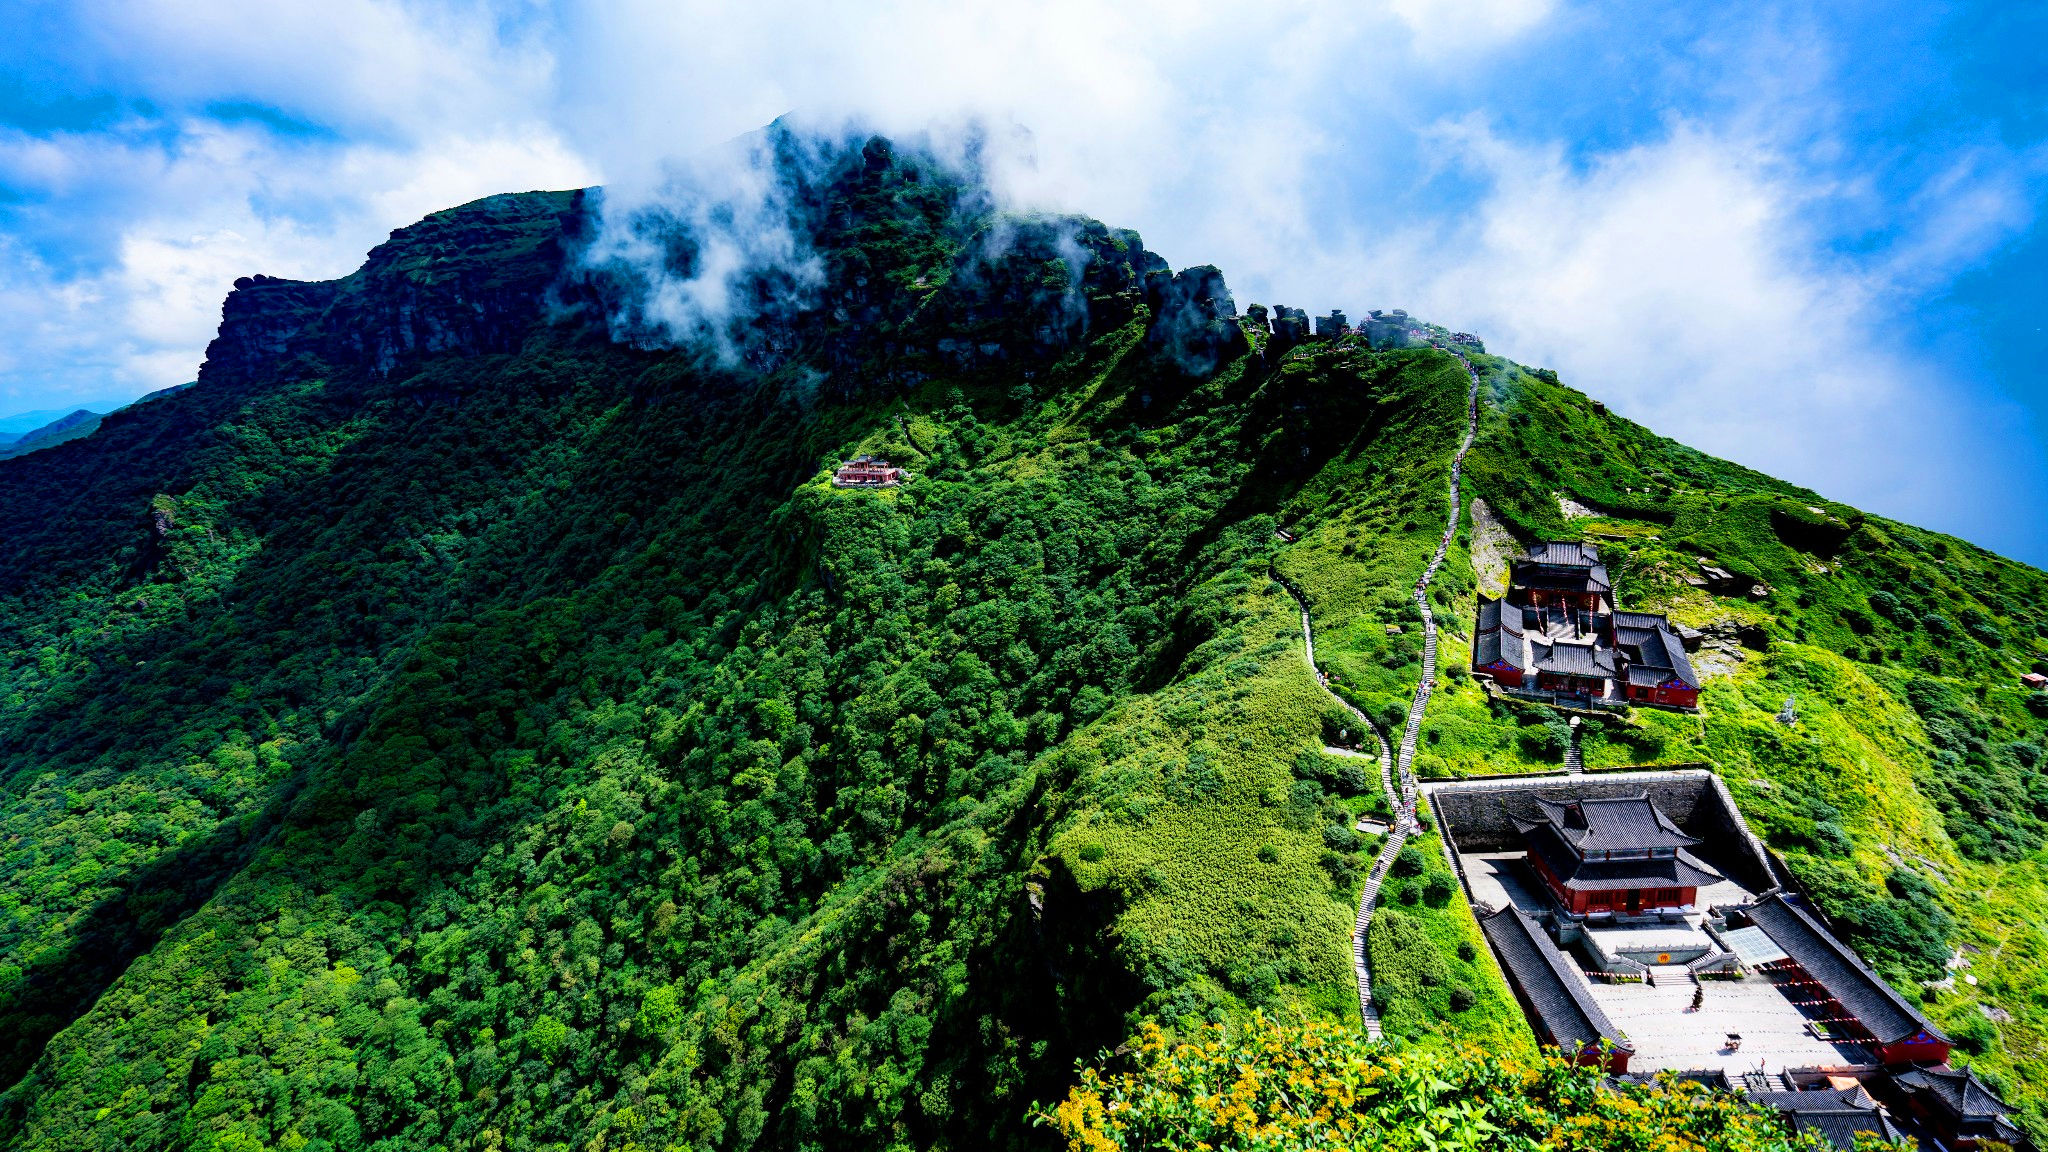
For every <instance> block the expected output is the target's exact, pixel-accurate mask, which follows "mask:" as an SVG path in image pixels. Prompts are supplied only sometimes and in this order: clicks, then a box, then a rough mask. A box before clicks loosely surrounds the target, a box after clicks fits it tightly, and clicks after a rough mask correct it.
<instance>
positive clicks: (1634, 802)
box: [1515, 794, 1721, 916]
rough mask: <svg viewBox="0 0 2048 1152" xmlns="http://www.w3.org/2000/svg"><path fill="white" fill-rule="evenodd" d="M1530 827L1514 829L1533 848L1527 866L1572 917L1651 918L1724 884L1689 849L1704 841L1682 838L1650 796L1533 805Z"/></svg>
mask: <svg viewBox="0 0 2048 1152" xmlns="http://www.w3.org/2000/svg"><path fill="white" fill-rule="evenodd" d="M1536 805H1537V809H1538V811H1537V814H1536V817H1535V819H1533V820H1523V819H1519V818H1517V819H1516V820H1515V827H1517V828H1518V829H1520V830H1521V833H1522V837H1523V839H1524V840H1526V841H1527V842H1528V845H1529V864H1530V867H1532V868H1534V869H1535V871H1536V874H1537V875H1538V876H1540V877H1542V878H1543V883H1544V884H1545V885H1546V886H1547V887H1548V888H1549V889H1550V895H1551V898H1552V899H1554V900H1555V901H1557V904H1558V906H1559V907H1560V908H1562V909H1563V910H1564V911H1565V912H1567V913H1569V914H1571V915H1573V916H1588V915H1594V914H1601V913H1605V914H1609V915H1616V916H1643V915H1652V914H1655V913H1657V912H1659V911H1660V910H1664V909H1676V908H1687V907H1690V906H1692V905H1693V903H1694V902H1695V901H1697V900H1698V898H1699V891H1700V889H1701V888H1704V887H1706V886H1708V885H1710V884H1714V883H1716V882H1718V881H1719V880H1720V879H1721V874H1720V873H1719V872H1717V871H1715V870H1714V869H1713V867H1712V866H1710V865H1708V864H1707V863H1705V862H1704V861H1702V860H1701V859H1700V858H1699V857H1697V856H1694V855H1693V854H1692V852H1691V851H1690V849H1692V848H1693V847H1694V846H1695V845H1697V844H1698V843H1699V842H1700V841H1699V840H1698V838H1696V837H1693V836H1688V835H1686V834H1685V833H1684V832H1681V831H1679V828H1678V825H1676V824H1673V823H1672V822H1671V818H1670V817H1668V816H1666V815H1664V813H1663V812H1661V811H1659V810H1658V808H1657V805H1656V804H1654V803H1652V802H1651V800H1650V798H1649V796H1648V795H1647V794H1644V795H1637V796H1617V797H1614V798H1612V799H1606V800H1549V799H1545V798H1543V797H1541V796H1539V797H1537V798H1536Z"/></svg>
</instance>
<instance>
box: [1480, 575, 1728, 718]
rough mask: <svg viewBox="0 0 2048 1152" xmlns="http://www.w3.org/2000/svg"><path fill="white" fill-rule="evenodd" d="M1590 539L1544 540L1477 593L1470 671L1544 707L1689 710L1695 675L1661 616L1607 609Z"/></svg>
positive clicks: (1606, 590) (1608, 595) (1609, 593)
mask: <svg viewBox="0 0 2048 1152" xmlns="http://www.w3.org/2000/svg"><path fill="white" fill-rule="evenodd" d="M1613 591H1614V590H1613V588H1612V586H1611V585H1610V584H1609V583H1608V579H1607V566H1606V565H1605V564H1602V563H1601V562H1600V553H1599V551H1598V550H1597V549H1595V548H1594V547H1593V546H1592V545H1590V544H1566V543H1558V542H1549V543H1543V544H1537V545H1535V546H1533V547H1531V548H1530V549H1529V551H1528V554H1527V555H1525V556H1523V557H1522V558H1521V559H1518V560H1516V561H1515V562H1514V564H1513V566H1512V568H1511V570H1510V577H1509V584H1508V592H1507V595H1506V596H1505V597H1503V598H1502V599H1499V600H1489V599H1487V598H1486V597H1484V596H1481V597H1480V598H1479V617H1478V620H1477V622H1476V626H1475V627H1474V629H1473V633H1472V672H1473V674H1474V675H1477V676H1482V677H1486V678H1489V679H1491V680H1493V681H1494V682H1495V683H1496V684H1499V685H1500V686H1501V687H1502V688H1505V689H1509V690H1512V691H1514V692H1517V693H1519V694H1522V695H1525V696H1534V697H1536V698H1539V699H1546V700H1548V701H1550V702H1552V703H1571V702H1576V703H1580V704H1585V705H1595V706H1601V707H1608V708H1626V707H1628V706H1629V705H1632V704H1651V705H1659V706H1663V707H1667V708H1687V709H1691V708H1697V707H1699V696H1700V680H1699V673H1698V672H1696V671H1694V670H1693V666H1692V661H1691V659H1689V658H1688V657H1687V656H1686V654H1685V644H1684V643H1683V641H1682V640H1681V639H1680V638H1679V635H1678V630H1677V629H1676V628H1674V627H1672V625H1671V621H1670V620H1669V619H1667V618H1666V617H1664V616H1663V615H1661V614H1658V613H1654V612H1622V611H1617V610H1616V609H1615V607H1614V601H1613Z"/></svg>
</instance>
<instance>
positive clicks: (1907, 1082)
mask: <svg viewBox="0 0 2048 1152" xmlns="http://www.w3.org/2000/svg"><path fill="white" fill-rule="evenodd" d="M1897 1083H1898V1085H1899V1087H1901V1088H1905V1089H1907V1090H1909V1091H1921V1092H1926V1093H1928V1094H1929V1095H1932V1096H1934V1097H1935V1098H1937V1099H1939V1100H1940V1101H1941V1103H1942V1107H1943V1108H1944V1109H1945V1110H1947V1112H1948V1113H1949V1114H1950V1115H1952V1116H1955V1117H1957V1118H1958V1119H1961V1120H1989V1119H1991V1118H1992V1117H1994V1116H2003V1115H2005V1114H2006V1113H2008V1112H2011V1111H2012V1106H2011V1105H2009V1104H2007V1103H2006V1102H2005V1101H2003V1100H2001V1099H1999V1098H1998V1093H1996V1092H1993V1091H1992V1090H1991V1088H1990V1086H1989V1085H1987V1084H1985V1083H1984V1082H1983V1081H1982V1080H1979V1079H1977V1074H1976V1073H1975V1072H1972V1071H1970V1070H1969V1069H1967V1068H1965V1069H1962V1070H1960V1071H1958V1070H1957V1069H1954V1068H1949V1067H1945V1066H1944V1067H1936V1068H1916V1069H1914V1070H1913V1071H1911V1072H1906V1073H1903V1074H1901V1075H1900V1076H1899V1077H1898V1078H1897Z"/></svg>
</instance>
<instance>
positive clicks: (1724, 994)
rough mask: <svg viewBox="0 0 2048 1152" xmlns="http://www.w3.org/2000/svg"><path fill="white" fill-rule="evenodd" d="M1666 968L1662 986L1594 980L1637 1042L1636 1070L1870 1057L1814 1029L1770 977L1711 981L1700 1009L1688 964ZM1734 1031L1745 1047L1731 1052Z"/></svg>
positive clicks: (1776, 1068) (1777, 1065) (1781, 1066)
mask: <svg viewBox="0 0 2048 1152" xmlns="http://www.w3.org/2000/svg"><path fill="white" fill-rule="evenodd" d="M1574 966H1575V967H1576V959H1574ZM1666 971H1668V972H1670V974H1671V977H1672V978H1671V980H1670V981H1669V983H1668V985H1666V986H1661V987H1654V988H1653V987H1651V986H1649V985H1647V984H1601V983H1595V982H1590V981H1589V982H1588V984H1587V986H1588V987H1589V988H1591V989H1592V992H1593V999H1594V1000H1595V1001H1597V1002H1598V1003H1599V1005H1600V1009H1601V1011H1603V1012H1605V1013H1607V1017H1608V1019H1610V1020H1612V1021H1614V1025H1615V1027H1617V1028H1619V1029H1621V1030H1622V1032H1624V1033H1626V1034H1627V1036H1628V1038H1629V1040H1630V1041H1631V1042H1632V1043H1633V1044H1634V1045H1635V1047H1636V1054H1635V1058H1634V1059H1633V1060H1630V1061H1629V1068H1630V1070H1632V1071H1654V1070H1656V1069H1660V1068H1671V1069H1678V1070H1684V1069H1693V1068H1719V1069H1722V1070H1724V1071H1726V1072H1728V1073H1729V1074H1730V1075H1740V1074H1741V1073H1743V1072H1749V1071H1754V1070H1756V1069H1757V1068H1758V1067H1759V1065H1760V1064H1761V1066H1762V1070H1763V1071H1766V1072H1782V1071H1784V1070H1785V1069H1787V1068H1812V1067H1831V1066H1835V1065H1841V1064H1861V1063H1867V1062H1868V1061H1869V1060H1870V1054H1869V1052H1867V1051H1865V1050H1864V1049H1863V1047H1862V1046H1860V1045H1856V1044H1830V1043H1827V1042H1826V1041H1823V1040H1819V1039H1816V1038H1814V1037H1813V1036H1812V1035H1811V1034H1809V1033H1808V1032H1807V1030H1806V1018H1805V1016H1804V1015H1803V1014H1802V1013H1801V1012H1800V1010H1799V1007H1798V1005H1795V1004H1793V1003H1792V1001H1790V1000H1788V999H1786V998H1785V994H1784V993H1783V992H1782V991H1780V990H1779V988H1778V986H1777V985H1776V984H1773V983H1771V981H1770V979H1769V978H1767V977H1764V976H1748V977H1745V978H1743V979H1741V980H1708V981H1704V982H1703V983H1702V984H1701V985H1700V987H1701V988H1703V989H1704V990H1705V992H1706V999H1705V1003H1704V1004H1703V1005H1702V1007H1701V1009H1700V1010H1699V1011H1698V1012H1693V1011H1689V1009H1690V1008H1691V1007H1692V997H1693V987H1694V986H1693V983H1692V981H1691V980H1689V979H1686V978H1685V977H1684V976H1683V975H1682V970H1681V969H1667V970H1666ZM1580 978H1581V979H1584V977H1583V976H1581V977H1580ZM1730 1032H1739V1033H1741V1034H1742V1047H1741V1049H1740V1050H1738V1051H1734V1052H1731V1051H1728V1049H1727V1047H1726V1045H1725V1043H1724V1042H1723V1037H1725V1036H1726V1035H1727V1034H1728V1033H1730Z"/></svg>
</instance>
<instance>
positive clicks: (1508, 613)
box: [1475, 596, 1522, 636]
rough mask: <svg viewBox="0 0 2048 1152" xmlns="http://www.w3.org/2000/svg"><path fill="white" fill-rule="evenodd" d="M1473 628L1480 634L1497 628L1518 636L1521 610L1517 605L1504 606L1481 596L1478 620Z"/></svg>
mask: <svg viewBox="0 0 2048 1152" xmlns="http://www.w3.org/2000/svg"><path fill="white" fill-rule="evenodd" d="M1475 627H1476V628H1477V629H1478V630H1479V631H1481V632H1487V631H1491V630H1493V629H1495V628H1499V629H1501V630H1502V631H1505V632H1510V633H1513V634H1514V635H1516V636H1520V635H1521V634H1522V609H1521V608H1520V607H1519V606H1517V605H1513V604H1504V603H1502V602H1501V601H1499V600H1489V599H1487V598H1486V597H1484V596H1481V597H1480V598H1479V619H1478V622H1477V623H1476V625H1475Z"/></svg>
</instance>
